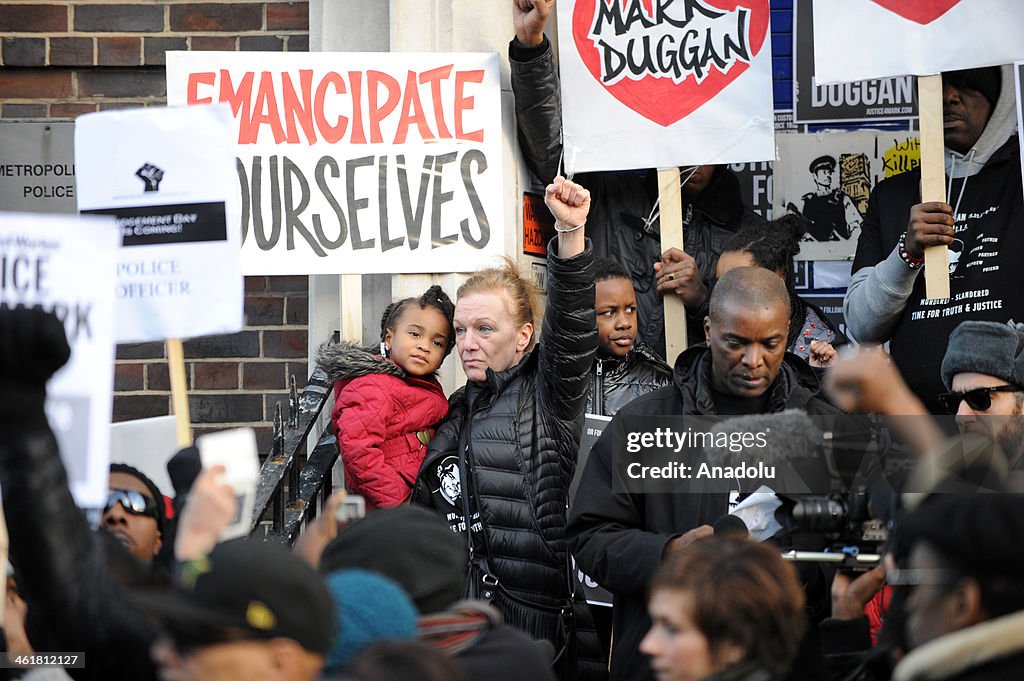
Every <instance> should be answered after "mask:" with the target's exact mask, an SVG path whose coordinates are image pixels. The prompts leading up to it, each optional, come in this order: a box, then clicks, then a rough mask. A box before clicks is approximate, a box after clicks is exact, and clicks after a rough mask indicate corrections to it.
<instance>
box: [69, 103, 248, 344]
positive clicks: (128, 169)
mask: <svg viewBox="0 0 1024 681" xmlns="http://www.w3.org/2000/svg"><path fill="white" fill-rule="evenodd" d="M233 130H234V124H233V122H232V120H231V112H230V109H229V108H228V107H227V106H224V105H218V106H201V107H200V106H197V107H178V108H161V107H155V108H148V109H131V110H118V111H104V112H100V113H95V114H87V115H85V116H80V117H79V118H78V119H77V121H76V126H75V163H76V170H77V181H78V209H79V210H80V211H82V212H87V213H103V214H107V215H115V216H116V217H117V221H118V225H119V226H120V227H121V231H122V236H123V245H124V248H123V249H122V251H121V255H120V257H119V258H118V262H117V285H116V296H117V329H116V337H117V341H118V342H130V341H152V340H163V339H165V338H190V337H192V336H201V335H207V334H214V333H234V332H236V331H240V330H241V328H242V309H243V303H242V296H243V282H242V273H241V265H240V255H239V248H240V242H241V240H240V238H239V234H238V230H237V229H235V228H234V226H235V225H237V224H238V215H239V205H238V197H237V192H236V191H235V185H236V179H235V177H236V175H235V167H234V147H233V145H232V143H231V138H232V135H233Z"/></svg>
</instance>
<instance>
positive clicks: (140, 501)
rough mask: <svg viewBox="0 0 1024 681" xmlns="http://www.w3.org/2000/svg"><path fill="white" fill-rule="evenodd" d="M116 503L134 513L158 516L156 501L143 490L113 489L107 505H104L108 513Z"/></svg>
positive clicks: (104, 510)
mask: <svg viewBox="0 0 1024 681" xmlns="http://www.w3.org/2000/svg"><path fill="white" fill-rule="evenodd" d="M114 504H121V506H122V508H124V510H126V511H128V512H129V513H131V514H132V515H148V516H151V517H153V518H156V517H158V516H157V510H158V509H157V505H156V502H155V501H153V500H152V499H150V498H149V497H147V496H146V495H145V494H143V493H142V492H137V491H136V490H133V489H112V490H110V495H109V496H107V505H106V506H104V507H103V512H104V513H106V512H107V511H109V510H110V509H112V508H113V507H114Z"/></svg>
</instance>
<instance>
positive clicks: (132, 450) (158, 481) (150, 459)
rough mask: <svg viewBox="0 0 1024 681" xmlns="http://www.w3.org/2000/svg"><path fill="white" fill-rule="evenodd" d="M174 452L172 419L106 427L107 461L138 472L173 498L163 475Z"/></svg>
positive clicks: (173, 423)
mask: <svg viewBox="0 0 1024 681" xmlns="http://www.w3.org/2000/svg"><path fill="white" fill-rule="evenodd" d="M177 451H178V441H177V439H176V433H175V417H174V416H154V417H153V418H148V419H136V420H134V421H122V422H120V423H114V424H111V426H110V461H111V462H112V463H126V464H128V465H129V466H132V467H134V468H138V469H139V470H140V471H142V472H143V473H145V474H146V477H147V478H149V479H150V480H152V481H153V483H154V484H155V485H156V486H157V487H159V488H160V493H161V494H163V495H164V496H166V497H170V498H172V499H173V498H174V485H173V484H172V483H171V477H170V475H168V473H167V462H168V461H170V460H171V457H172V456H174V455H175V453H177Z"/></svg>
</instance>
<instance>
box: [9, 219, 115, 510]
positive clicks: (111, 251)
mask: <svg viewBox="0 0 1024 681" xmlns="http://www.w3.org/2000/svg"><path fill="white" fill-rule="evenodd" d="M119 242H120V236H119V233H118V230H117V227H116V226H115V225H114V221H113V220H112V219H110V218H78V217H76V216H58V215H42V214H27V213H0V303H3V304H5V305H10V306H14V305H25V306H28V307H31V306H33V305H40V306H42V307H43V308H44V309H46V310H50V311H52V312H54V314H56V315H57V316H58V317H60V318H61V319H62V320H63V322H64V330H65V332H66V334H67V338H68V344H69V345H70V346H71V359H70V360H69V361H68V363H67V364H65V365H64V367H63V368H62V369H61V370H60V371H58V372H57V373H56V374H55V375H54V376H53V378H52V379H51V380H50V382H49V384H48V385H47V400H46V414H47V417H48V419H49V421H50V425H51V427H52V428H53V431H54V434H55V435H56V436H57V442H58V443H59V445H60V451H61V457H62V459H63V461H64V467H65V469H66V470H67V474H68V484H69V486H70V487H71V493H72V494H73V495H74V497H75V501H76V502H77V503H78V504H79V505H80V506H83V507H94V508H95V507H101V506H103V504H104V502H105V501H106V498H107V473H108V466H109V461H110V459H109V455H110V414H111V407H112V394H113V382H114V370H113V367H114V337H113V330H114V295H113V292H114V263H115V261H116V255H117V250H118V244H119Z"/></svg>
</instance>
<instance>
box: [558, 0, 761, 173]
mask: <svg viewBox="0 0 1024 681" xmlns="http://www.w3.org/2000/svg"><path fill="white" fill-rule="evenodd" d="M719 5H721V6H722V7H719ZM723 7H725V8H726V9H723ZM557 10H558V20H559V26H560V30H559V32H558V47H559V69H560V75H561V79H560V80H561V89H562V143H563V154H564V165H565V168H566V170H567V171H568V172H569V173H573V172H583V171H591V170H627V169H632V168H652V167H673V166H679V165H695V164H704V163H741V162H746V161H769V160H772V159H774V158H775V146H774V139H773V136H774V126H775V118H774V112H773V95H772V66H771V36H770V33H769V30H768V19H769V14H770V12H769V7H768V0H731V1H730V2H724V3H723V2H717V3H716V2H712V1H711V0H658V1H657V2H651V1H650V0H558V3H557Z"/></svg>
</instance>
